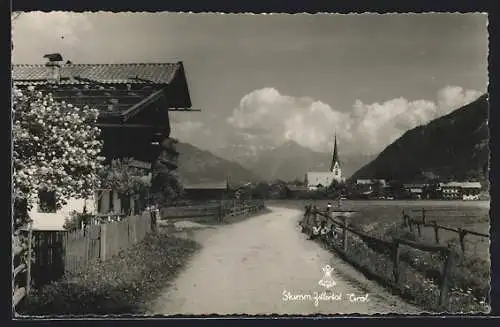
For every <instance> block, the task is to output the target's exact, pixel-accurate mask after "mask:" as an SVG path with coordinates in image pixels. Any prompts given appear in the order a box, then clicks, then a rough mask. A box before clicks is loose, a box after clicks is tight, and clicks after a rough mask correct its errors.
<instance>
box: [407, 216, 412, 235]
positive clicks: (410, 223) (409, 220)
mask: <svg viewBox="0 0 500 327" xmlns="http://www.w3.org/2000/svg"><path fill="white" fill-rule="evenodd" d="M408 227H410V233H413V224H412V221H411V219H408Z"/></svg>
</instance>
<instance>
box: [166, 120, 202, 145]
mask: <svg viewBox="0 0 500 327" xmlns="http://www.w3.org/2000/svg"><path fill="white" fill-rule="evenodd" d="M171 128H172V131H171V137H173V138H176V139H178V140H179V141H184V142H186V141H187V142H189V141H191V142H192V140H193V139H198V138H200V136H202V135H206V134H207V133H208V132H210V130H209V129H207V128H205V125H204V124H203V123H202V122H200V121H190V120H188V121H183V122H172V123H171Z"/></svg>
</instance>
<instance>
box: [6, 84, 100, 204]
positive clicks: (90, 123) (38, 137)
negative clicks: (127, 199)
mask: <svg viewBox="0 0 500 327" xmlns="http://www.w3.org/2000/svg"><path fill="white" fill-rule="evenodd" d="M12 94H13V108H12V112H13V118H14V119H13V121H14V122H13V127H12V132H13V167H14V174H13V184H14V185H13V186H14V196H15V197H16V198H23V199H26V200H27V201H28V206H30V205H31V204H32V201H33V199H34V197H35V196H36V195H37V192H38V191H39V190H40V189H46V190H49V191H54V192H55V195H56V203H57V205H62V204H64V203H65V202H66V200H67V199H68V198H69V197H71V196H73V195H76V196H81V195H85V194H89V193H91V192H92V189H93V185H94V184H95V174H96V171H97V169H99V167H100V161H101V160H100V158H99V156H98V155H99V153H100V151H101V148H102V142H101V141H99V139H98V137H99V133H100V130H99V128H97V127H95V123H96V121H97V114H98V111H97V110H95V109H91V108H89V107H88V106H86V107H85V108H84V109H83V110H81V109H80V110H78V111H76V110H75V108H74V107H73V106H72V105H70V104H66V103H64V102H63V103H60V102H57V101H54V99H53V98H52V95H51V94H47V95H44V94H42V93H41V92H36V91H35V89H34V88H32V87H30V88H28V90H24V91H21V90H19V89H17V88H14V90H13V92H12Z"/></svg>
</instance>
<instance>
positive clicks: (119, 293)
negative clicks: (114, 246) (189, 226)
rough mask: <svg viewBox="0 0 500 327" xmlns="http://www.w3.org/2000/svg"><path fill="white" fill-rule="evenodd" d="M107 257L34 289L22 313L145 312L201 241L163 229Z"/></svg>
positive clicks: (104, 313)
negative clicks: (148, 304) (177, 235)
mask: <svg viewBox="0 0 500 327" xmlns="http://www.w3.org/2000/svg"><path fill="white" fill-rule="evenodd" d="M161 230H162V229H161V228H160V229H159V232H158V233H156V234H150V235H148V236H146V238H145V239H144V240H143V241H141V242H140V243H138V244H136V245H135V246H133V247H132V248H130V249H128V250H126V251H122V252H120V253H119V254H118V255H117V256H115V257H113V258H110V259H109V260H106V261H105V262H99V261H96V262H94V263H93V264H89V265H88V266H87V267H85V269H83V270H82V271H81V272H79V273H78V274H74V275H67V276H65V277H64V278H63V279H62V280H60V281H56V282H52V283H51V284H49V285H46V286H44V287H42V288H41V289H39V290H34V292H33V293H32V294H30V297H29V298H28V299H27V301H26V303H24V305H23V307H22V308H21V310H20V312H19V314H21V315H28V316H67V315H72V316H83V315H85V316H86V317H88V316H89V315H90V316H92V315H123V314H141V313H144V312H145V311H146V309H147V308H146V304H147V303H148V302H149V301H150V300H152V299H154V298H155V297H156V296H158V295H159V294H160V292H161V291H162V290H163V288H164V287H165V285H166V284H167V282H168V281H170V280H172V279H173V278H174V277H175V276H176V274H177V273H178V272H179V270H180V269H181V268H182V267H183V266H184V264H185V263H186V261H187V260H188V259H189V258H190V257H191V255H193V254H194V253H195V252H196V251H197V250H198V249H199V248H200V245H199V244H198V243H196V242H194V241H192V240H187V239H180V238H176V237H172V236H169V235H167V234H166V233H165V232H162V231H161Z"/></svg>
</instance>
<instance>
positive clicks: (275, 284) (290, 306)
mask: <svg viewBox="0 0 500 327" xmlns="http://www.w3.org/2000/svg"><path fill="white" fill-rule="evenodd" d="M270 209H271V210H272V212H270V213H266V214H263V215H260V216H256V217H253V218H250V219H248V220H244V221H242V222H239V223H236V224H232V225H226V226H221V227H217V228H212V229H202V230H197V231H195V232H194V233H193V234H192V237H194V238H195V240H196V241H198V242H199V243H201V244H202V246H203V249H202V250H201V251H200V252H199V253H198V254H197V255H195V256H194V257H193V258H192V260H191V261H190V262H189V264H188V266H187V267H186V270H185V271H184V272H182V273H181V274H180V275H179V277H178V278H177V279H176V280H175V281H174V282H173V284H172V285H169V286H168V287H166V288H165V290H164V291H163V293H162V295H161V296H160V297H159V298H158V299H157V300H156V301H155V302H154V303H152V305H151V310H150V311H149V312H148V314H162V315H174V314H212V313H215V314H221V315H223V314H249V315H256V314H301V315H303V314H317V313H320V314H349V313H360V314H376V313H399V314H405V313H408V314H415V313H419V312H420V311H421V310H420V309H418V308H415V307H413V306H411V305H409V304H406V303H405V302H403V301H402V300H401V299H400V298H399V297H397V296H394V295H392V294H390V293H388V292H387V291H386V290H385V289H384V288H382V287H381V286H379V285H377V284H375V283H373V282H371V281H369V280H367V279H366V278H365V277H364V276H363V275H362V274H361V273H359V272H358V271H357V270H355V269H354V268H352V267H351V266H349V265H348V264H346V263H344V262H343V261H342V260H341V259H340V258H338V257H336V256H335V255H334V254H332V253H330V252H328V251H327V250H325V249H322V248H321V246H320V245H319V244H317V243H315V242H312V241H309V240H307V238H306V236H305V235H304V234H302V233H301V232H300V230H299V228H298V220H299V219H300V216H301V214H302V213H301V212H300V211H299V210H294V209H285V208H281V207H271V208H270ZM326 265H330V266H331V267H332V268H333V269H334V270H333V271H332V272H331V277H332V278H333V281H334V282H335V285H334V286H333V287H331V288H329V289H327V288H325V287H324V286H321V285H320V284H319V281H320V280H322V279H323V277H324V276H325V273H324V271H323V268H324V267H325V266H326Z"/></svg>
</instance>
